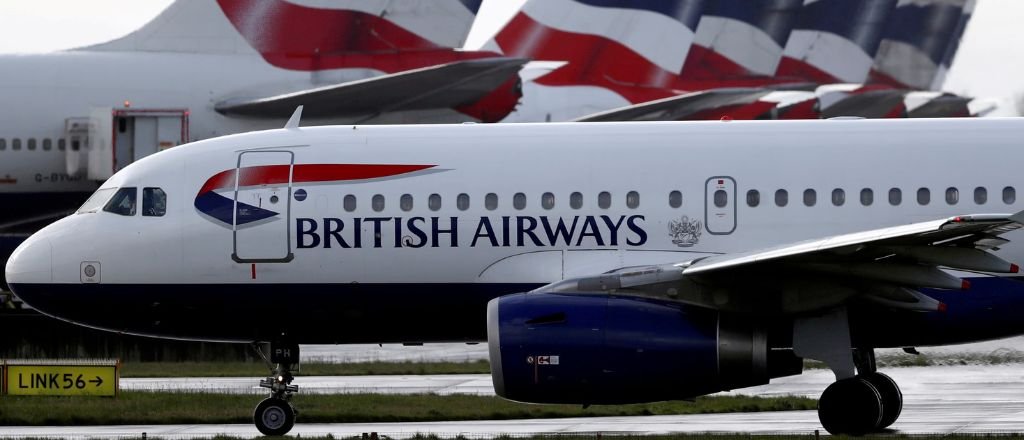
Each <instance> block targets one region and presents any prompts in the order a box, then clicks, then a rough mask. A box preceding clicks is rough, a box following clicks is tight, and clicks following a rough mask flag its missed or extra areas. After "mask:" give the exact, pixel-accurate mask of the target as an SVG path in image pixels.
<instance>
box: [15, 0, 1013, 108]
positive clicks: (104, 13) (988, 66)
mask: <svg viewBox="0 0 1024 440" xmlns="http://www.w3.org/2000/svg"><path fill="white" fill-rule="evenodd" d="M185 1H190V0H185ZM523 1H524V0H485V1H484V3H483V7H482V8H481V10H480V16H479V19H478V20H477V21H476V23H475V24H474V28H473V31H472V32H471V33H470V35H469V41H468V42H467V47H470V48H475V47H478V46H479V45H481V44H482V43H483V42H484V41H485V40H486V39H487V38H488V37H490V36H491V35H492V34H493V33H494V31H495V29H496V28H497V27H499V26H501V25H502V24H504V23H505V21H506V20H508V18H509V16H510V15H511V14H512V13H514V12H515V11H516V10H517V9H518V8H519V6H520V5H521V4H522V3H523ZM170 3H171V0H24V1H23V0H2V1H0V53H28V52H47V51H53V50H60V49H67V48H71V47H76V46H83V45H87V44H91V43H98V42H101V41H106V40H109V39H112V38H115V37H118V36H121V35H124V34H126V33H128V32H131V31H132V30H134V29H136V28H138V27H139V26H141V25H142V24H143V23H145V22H146V21H148V20H149V19H151V18H153V17H154V16H156V15H157V14H159V13H160V11H162V10H163V9H164V8H165V7H167V5H168V4H170ZM1021 23H1024V1H1022V0H978V7H977V10H976V11H975V16H974V19H973V20H972V21H971V24H970V26H969V27H968V28H967V33H966V35H965V36H964V40H963V45H962V46H961V47H960V52H959V54H958V55H957V59H956V61H955V62H954V64H953V68H952V70H951V71H950V74H949V77H948V80H947V82H946V85H945V90H947V91H951V92H955V93H960V94H964V95H968V96H974V97H979V98H987V99H993V100H996V101H998V102H1000V103H1001V110H1000V111H999V112H998V113H999V114H1016V102H1017V101H1019V100H1022V99H1024V27H1022V26H1021Z"/></svg>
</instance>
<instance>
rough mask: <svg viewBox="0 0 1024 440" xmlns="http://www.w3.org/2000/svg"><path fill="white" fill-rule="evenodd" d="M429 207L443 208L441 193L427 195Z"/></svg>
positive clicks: (434, 208)
mask: <svg viewBox="0 0 1024 440" xmlns="http://www.w3.org/2000/svg"><path fill="white" fill-rule="evenodd" d="M427 207H428V208H430V210H431V211H437V210H438V209H441V195H440V194H431V195H430V197H427Z"/></svg>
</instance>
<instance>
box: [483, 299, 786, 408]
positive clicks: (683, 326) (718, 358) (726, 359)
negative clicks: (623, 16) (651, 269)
mask: <svg viewBox="0 0 1024 440" xmlns="http://www.w3.org/2000/svg"><path fill="white" fill-rule="evenodd" d="M487 333H488V335H487V336H488V344H489V350H490V357H491V377H492V379H493V381H494V389H495V391H496V392H497V394H498V395H499V396H502V397H504V398H507V399H511V400H516V401H521V402H532V403H574V404H621V403H640V402H654V401H661V400H678V399H686V398H691V397H694V396H700V395H704V394H709V393H714V392H718V391H723V390H728V389H734V388H742V387H747V386H753V385H761V384H766V383H768V379H769V378H770V377H773V376H780V375H785V374H798V373H799V369H800V368H801V366H800V364H799V361H800V360H799V359H798V358H796V357H794V356H792V354H791V352H786V353H784V355H783V356H779V355H778V354H779V353H772V352H770V350H769V349H768V342H767V339H768V338H767V335H766V332H765V331H764V330H762V329H759V328H757V326H755V325H753V324H751V323H749V322H748V321H747V320H741V319H728V317H726V318H725V319H723V317H722V316H720V314H719V313H718V312H716V311H714V310H709V309H705V308H700V307H693V306H687V305H682V304H678V303H673V302H665V301H658V300H652V299H644V298H636V297H622V296H609V295H582V294H555V293H524V294H515V295H508V296H503V297H500V298H497V299H494V300H492V301H491V302H490V303H489V304H488V307H487ZM769 357H771V358H772V359H778V361H775V363H776V364H778V365H776V368H774V369H772V370H769V368H768V364H769ZM780 367H784V368H780ZM781 370H786V373H784V374H780V373H778V371H781ZM794 370H795V372H794Z"/></svg>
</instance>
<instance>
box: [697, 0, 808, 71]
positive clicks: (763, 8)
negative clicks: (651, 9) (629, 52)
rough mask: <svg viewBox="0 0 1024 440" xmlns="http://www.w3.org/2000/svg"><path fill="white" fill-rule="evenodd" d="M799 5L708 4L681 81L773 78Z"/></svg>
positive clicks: (732, 0) (780, 1)
mask: <svg viewBox="0 0 1024 440" xmlns="http://www.w3.org/2000/svg"><path fill="white" fill-rule="evenodd" d="M802 5H803V0H764V1H758V2H751V1H748V0H716V1H713V2H708V3H707V4H706V6H705V8H704V15H703V16H702V17H701V19H700V24H699V25H698V26H697V32H696V37H695V39H694V43H693V46H692V47H691V48H690V52H689V55H688V56H687V59H686V64H685V66H683V72H682V77H683V79H685V80H712V81H713V80H722V79H730V78H739V77H751V76H771V75H774V74H775V71H776V70H777V68H778V66H779V61H780V60H781V59H782V50H783V48H784V47H785V46H786V41H787V40H788V39H789V35H790V33H791V32H792V31H793V28H794V26H795V25H796V20H797V18H798V17H799V14H800V9H801V7H802Z"/></svg>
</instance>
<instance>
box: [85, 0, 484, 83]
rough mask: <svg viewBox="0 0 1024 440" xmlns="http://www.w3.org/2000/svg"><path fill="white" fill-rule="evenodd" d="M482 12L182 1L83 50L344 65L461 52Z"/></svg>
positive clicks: (451, 5) (411, 2) (292, 65)
mask: <svg viewBox="0 0 1024 440" xmlns="http://www.w3.org/2000/svg"><path fill="white" fill-rule="evenodd" d="M303 3H305V4H310V5H315V6H307V5H305V4H303ZM479 7H480V0H404V1H401V2H393V1H389V0H337V1H334V2H331V3H330V4H329V6H324V2H310V1H309V0H302V1H300V0H294V2H292V1H284V0H216V1H214V0H177V1H175V2H174V3H172V4H171V5H170V6H169V7H168V8H167V9H166V10H164V11H163V12H162V13H161V14H160V15H158V16H157V17H156V18H155V19H153V20H152V21H151V22H149V23H147V24H146V25H144V26H143V27H142V28H140V29H138V30H136V31H135V32H132V33H131V34H128V35H126V36H125V37H122V38H120V39H117V40H114V41H111V42H107V43H103V44H99V45H95V46H91V47H87V48H84V49H87V50H106V51H147V52H185V53H214V54H246V55H256V54H258V55H260V56H262V57H263V58H264V59H265V60H266V61H267V62H269V63H270V64H272V65H274V66H276V67H280V68H284V69H290V70H309V71H312V70H324V69H334V68H344V67H348V63H347V61H348V59H350V58H358V57H359V56H365V55H369V54H380V53H387V54H394V53H396V52H413V53H415V52H423V51H431V50H440V49H448V50H450V49H451V48H458V47H462V45H463V43H464V42H465V40H466V36H467V35H468V34H469V29H470V27H471V26H472V25H473V20H474V19H475V17H476V12H477V10H478V9H479ZM358 61H359V60H357V63H358ZM419 64H423V63H419ZM384 70H385V71H392V70H397V68H396V69H384Z"/></svg>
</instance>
